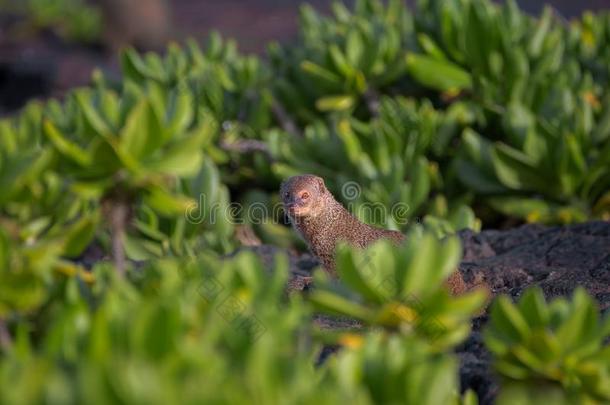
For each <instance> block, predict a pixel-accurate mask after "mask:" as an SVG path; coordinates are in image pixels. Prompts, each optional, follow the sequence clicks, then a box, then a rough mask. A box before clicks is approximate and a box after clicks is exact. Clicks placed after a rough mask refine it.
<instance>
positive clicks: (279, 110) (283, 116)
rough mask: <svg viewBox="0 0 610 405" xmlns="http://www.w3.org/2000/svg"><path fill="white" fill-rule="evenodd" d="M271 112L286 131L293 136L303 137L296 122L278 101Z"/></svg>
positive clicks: (274, 103)
mask: <svg viewBox="0 0 610 405" xmlns="http://www.w3.org/2000/svg"><path fill="white" fill-rule="evenodd" d="M271 111H272V112H273V115H274V116H275V119H276V120H277V121H278V122H279V124H280V126H281V127H282V129H283V130H284V131H286V132H288V133H289V134H292V135H296V136H303V134H302V133H301V131H299V129H298V127H297V125H296V124H295V122H294V121H293V120H292V118H290V115H288V113H287V112H286V110H285V109H284V106H283V105H282V104H280V103H279V102H278V101H277V100H274V101H273V103H272V104H271Z"/></svg>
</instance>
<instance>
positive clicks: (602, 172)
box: [0, 0, 610, 404]
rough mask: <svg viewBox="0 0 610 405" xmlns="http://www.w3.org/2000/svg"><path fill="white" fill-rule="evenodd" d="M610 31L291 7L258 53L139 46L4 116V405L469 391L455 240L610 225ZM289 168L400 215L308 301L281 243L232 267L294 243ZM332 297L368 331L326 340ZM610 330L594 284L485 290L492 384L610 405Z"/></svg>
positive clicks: (410, 398) (361, 397) (489, 15)
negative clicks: (460, 347)
mask: <svg viewBox="0 0 610 405" xmlns="http://www.w3.org/2000/svg"><path fill="white" fill-rule="evenodd" d="M32 4H34V3H32ZM37 4H38V3H37ZM45 4H46V3H44V2H42V3H40V5H39V6H38V7H40V9H41V10H44V7H43V5H45ZM49 4H50V3H49ZM57 4H59V3H57ZM62 4H63V3H62ZM65 4H71V5H72V6H74V10H78V7H76V6H75V4H76V3H68V2H66V3H65ZM50 10H51V11H53V13H57V11H56V10H55V9H50ZM54 10H55V11H54ZM51 11H49V12H48V13H49V15H56V14H53V13H52V12H51ZM41 13H42V11H41ZM43 14H44V13H43ZM45 15H46V14H45ZM94 21H95V20H94ZM609 41H610V14H609V13H600V14H598V15H593V14H589V13H586V14H584V15H583V16H582V17H581V18H580V19H577V20H573V21H572V22H570V23H566V22H565V21H563V20H561V19H560V18H559V17H558V16H556V15H555V14H554V13H553V12H552V10H551V9H545V11H544V12H543V13H542V15H541V16H540V17H539V18H534V17H531V16H528V15H526V14H524V13H522V12H521V11H520V10H519V9H518V8H517V7H516V5H515V3H514V1H507V2H506V3H505V4H504V5H496V4H494V3H492V2H489V1H485V0H448V1H441V0H423V1H419V2H418V3H417V6H416V11H415V12H411V11H410V10H409V9H408V8H406V6H404V5H403V3H402V2H400V1H389V2H385V3H384V2H381V1H377V0H359V1H356V4H355V6H354V9H353V10H349V9H348V8H346V7H345V6H343V5H340V4H335V5H334V6H333V15H331V16H322V15H319V14H318V13H317V12H315V11H314V10H313V9H312V8H310V7H308V6H304V7H303V11H302V18H301V35H300V37H299V39H298V40H297V41H296V42H295V43H292V44H289V45H281V46H280V45H271V46H270V49H269V58H268V59H264V58H259V57H256V56H251V55H243V54H241V53H239V52H238V50H237V46H236V44H235V43H234V42H233V41H227V40H224V39H222V38H220V36H219V35H217V34H212V35H211V36H210V40H209V43H208V44H207V46H206V47H204V48H201V47H200V46H199V45H197V44H196V43H194V42H189V43H187V44H186V45H185V46H183V47H181V46H179V45H176V44H171V45H170V46H169V47H168V50H167V52H166V54H165V55H163V56H161V55H159V54H155V53H149V54H145V55H141V54H139V53H137V52H136V51H135V50H131V49H128V50H125V51H124V52H123V53H122V57H121V69H122V73H123V76H122V79H121V80H120V81H118V82H113V81H111V80H109V79H108V78H107V77H104V75H103V74H101V73H99V72H97V73H95V74H94V77H93V80H92V84H91V86H89V87H87V88H82V89H76V90H73V91H72V92H70V93H69V94H68V95H66V97H65V98H64V99H63V100H62V101H57V100H51V101H48V102H46V103H32V104H30V105H28V106H27V107H26V108H25V109H24V110H23V111H22V112H21V113H20V114H19V115H17V116H14V117H9V118H4V119H2V120H1V121H0V188H1V189H2V193H0V350H1V352H0V353H1V354H0V356H1V357H0V402H1V403H80V402H94V403H108V402H113V403H114V402H125V403H137V402H146V403H150V402H153V403H155V402H159V403H161V402H162V403H168V402H169V403H173V402H178V401H180V402H183V401H188V402H216V403H235V402H246V401H253V402H256V403H293V402H298V403H313V402H316V403H337V402H340V401H341V402H354V403H363V404H365V403H388V402H389V403H413V404H422V403H430V404H433V403H439V402H441V403H465V404H474V403H476V397H475V395H474V394H473V393H471V392H470V393H466V394H465V395H464V396H463V397H460V387H459V384H458V381H457V380H458V378H457V367H458V366H457V364H458V361H457V358H456V356H455V354H453V352H452V349H453V348H454V347H455V346H456V345H457V344H459V343H460V342H462V341H463V340H464V339H465V338H466V337H467V336H468V333H469V331H470V320H471V318H472V317H474V316H476V315H477V314H478V313H479V311H480V308H481V306H482V305H483V303H484V299H485V297H484V294H482V293H479V292H470V293H467V294H465V295H463V296H459V297H452V296H450V295H449V294H448V293H447V291H446V290H445V288H444V285H443V284H444V282H445V281H446V279H447V277H448V276H449V274H450V273H451V272H452V271H453V270H454V269H455V268H456V266H457V264H458V263H459V260H460V246H459V243H458V239H457V237H455V236H452V234H453V233H455V232H456V231H458V230H460V229H464V228H471V229H474V230H478V229H480V227H481V226H482V225H483V226H492V227H493V226H496V225H498V224H502V223H503V221H505V220H514V219H515V218H516V219H517V220H519V221H529V222H538V221H540V222H545V223H570V222H576V221H584V220H589V219H595V218H602V219H608V218H610V191H609V190H610V93H608V83H609V81H610V62H609V61H610V54H609V52H610V51H609V49H610V46H609V43H610V42H609ZM303 172H309V173H314V174H317V175H320V176H322V177H324V178H325V180H326V183H327V185H328V187H329V188H330V189H331V190H332V192H333V193H334V194H335V196H336V197H337V198H338V199H339V200H341V201H342V202H343V203H344V204H345V205H346V206H347V207H348V208H349V209H350V210H351V211H352V212H354V213H355V214H356V215H358V216H359V217H360V218H361V219H363V220H364V221H366V222H369V223H376V224H379V225H383V226H385V227H388V228H394V229H400V230H402V231H409V238H408V242H407V243H406V244H405V245H404V246H401V247H400V248H397V247H394V246H390V245H388V244H386V243H379V244H376V245H374V246H372V247H371V248H370V249H368V250H366V251H355V250H353V249H350V248H348V247H345V246H344V247H342V248H341V249H339V251H338V257H337V270H338V272H339V274H340V276H341V280H342V282H341V283H340V284H337V283H335V282H333V281H332V280H329V279H328V278H327V277H325V276H324V275H323V274H319V275H316V277H315V286H316V287H315V290H314V291H313V292H311V293H310V295H309V297H308V299H303V297H301V296H299V295H291V294H286V293H285V291H284V286H285V283H286V280H287V277H288V275H287V260H286V257H283V256H278V257H276V258H275V260H276V262H275V265H274V266H272V268H271V269H267V268H265V266H264V265H263V264H262V263H260V262H259V261H258V259H256V258H255V257H253V256H252V255H251V254H247V253H244V254H240V255H238V256H236V257H233V258H232V259H227V258H222V255H223V254H225V253H228V252H230V251H233V250H234V249H235V247H236V246H238V245H239V243H240V242H243V239H240V236H239V233H238V232H237V231H238V230H239V229H243V228H246V229H247V228H249V227H250V228H251V229H252V230H253V231H254V233H253V237H254V238H259V239H261V240H262V241H264V242H268V243H273V244H276V245H278V246H282V247H291V246H295V244H296V243H297V242H295V239H296V238H295V237H294V233H293V232H292V231H291V230H289V229H288V228H287V227H285V226H284V225H283V224H281V222H282V214H281V212H276V211H275V210H274V208H275V207H277V204H278V202H279V201H278V198H277V188H278V186H279V183H280V181H281V180H282V179H283V178H284V177H286V176H289V175H293V174H298V173H303ZM257 210H258V211H257ZM265 213H266V214H265ZM417 223H422V224H423V226H419V225H417ZM414 224H416V226H413V225H414ZM237 225H244V226H243V227H240V226H237ZM251 236H252V235H251ZM439 237H444V238H445V239H443V240H439V239H438V238H439ZM297 246H299V247H302V246H300V245H297ZM119 251H124V252H125V254H126V257H127V259H128V260H127V261H126V263H124V264H121V261H120V260H118V258H119V257H120V252H119ZM111 256H113V257H114V259H115V264H112V263H111V262H110V261H109V260H108V259H109V258H110V257H111ZM123 265H124V266H125V267H126V270H127V271H126V273H125V274H124V275H122V274H123V273H122V272H120V271H119V272H117V270H121V269H120V267H121V266H123ZM320 311H322V312H328V313H332V314H334V315H335V316H336V315H337V314H338V315H340V316H347V317H350V318H352V319H357V320H359V321H360V322H362V323H364V324H365V325H366V326H367V328H363V329H358V330H354V329H351V330H348V331H344V330H337V329H335V330H334V331H328V330H326V331H325V330H320V328H316V327H313V326H312V324H313V321H312V319H313V318H314V315H315V316H318V315H319V313H318V312H320ZM532 311H533V312H532ZM532 314H533V315H532ZM439 325H440V327H439ZM607 325H608V322H607V319H606V320H603V321H602V320H599V319H598V318H597V309H596V308H595V307H594V305H593V303H592V301H591V299H590V298H589V297H588V296H587V295H586V294H585V293H583V292H582V291H579V292H577V293H576V294H575V296H574V297H573V299H572V300H571V301H566V300H559V301H554V302H553V303H551V304H546V303H544V301H543V300H542V297H541V295H540V293H538V292H535V291H534V292H528V293H526V295H525V296H524V297H523V298H522V300H521V301H520V303H519V304H517V305H513V304H512V303H510V301H509V300H508V299H507V298H506V297H504V298H500V299H498V300H497V302H496V303H495V304H494V306H493V309H492V311H491V320H490V326H489V329H488V332H487V334H486V343H487V345H488V348H489V349H490V351H491V352H492V353H493V355H494V357H495V359H496V364H497V369H498V372H499V373H500V374H501V376H502V378H503V382H502V388H501V392H500V397H499V400H501V401H507V402H509V401H512V400H515V399H520V398H524V397H525V396H528V395H530V394H531V395H543V396H544V395H547V394H548V395H552V396H553V398H557V399H558V401H559V400H562V401H564V402H565V401H571V400H577V401H578V400H581V399H582V400H584V399H586V400H587V401H591V403H595V401H598V402H599V403H601V402H603V401H606V400H608V393H607V389H606V388H605V387H606V386H607V385H608V384H607V381H606V380H607V375H608V372H609V371H608V367H607V365H608V364H609V363H610V361H609V359H608V355H607V351H608V345H607V340H606V341H604V339H607V335H608V327H607ZM329 343H331V344H336V345H340V346H342V350H341V351H340V353H338V354H337V355H335V356H333V357H332V358H331V359H330V360H329V361H326V362H324V363H323V364H322V365H319V366H314V364H315V360H316V357H317V356H319V353H320V350H321V349H322V347H323V345H325V344H329ZM540 382H542V383H541V384H539V383H540ZM422 387H426V388H427V389H422Z"/></svg>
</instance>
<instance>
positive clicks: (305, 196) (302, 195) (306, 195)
mask: <svg viewBox="0 0 610 405" xmlns="http://www.w3.org/2000/svg"><path fill="white" fill-rule="evenodd" d="M301 198H302V199H303V200H306V199H308V198H309V193H308V192H307V191H305V192H304V193H303V194H301Z"/></svg>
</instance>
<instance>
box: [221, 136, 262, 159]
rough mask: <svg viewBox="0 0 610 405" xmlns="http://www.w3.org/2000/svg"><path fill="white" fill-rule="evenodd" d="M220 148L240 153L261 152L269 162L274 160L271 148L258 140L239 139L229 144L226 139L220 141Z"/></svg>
mask: <svg viewBox="0 0 610 405" xmlns="http://www.w3.org/2000/svg"><path fill="white" fill-rule="evenodd" d="M219 144H220V147H221V148H222V149H224V150H226V151H229V152H238V153H253V152H261V153H263V154H265V155H266V156H267V158H268V159H269V160H273V156H272V155H271V151H270V150H269V146H267V144H266V143H265V142H263V141H259V140H256V139H239V140H237V141H234V142H227V140H226V139H221V140H220V143H219Z"/></svg>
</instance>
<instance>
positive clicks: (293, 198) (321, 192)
mask: <svg viewBox="0 0 610 405" xmlns="http://www.w3.org/2000/svg"><path fill="white" fill-rule="evenodd" d="M304 193H305V194H304ZM304 195H308V197H307V198H305V199H303V198H300V197H301V196H304ZM280 196H281V198H282V201H283V202H284V209H285V211H286V213H287V214H288V217H289V218H290V221H291V222H292V225H293V226H294V228H295V229H296V230H297V232H298V233H299V234H300V235H301V236H302V237H303V239H304V240H305V242H306V243H307V245H308V246H309V249H310V250H311V252H312V253H313V254H314V255H315V256H317V257H318V259H320V261H321V262H322V265H323V266H324V269H325V270H326V271H327V272H328V273H330V274H332V275H333V276H336V272H335V257H334V256H335V249H336V246H337V243H339V242H340V241H344V242H347V243H349V244H350V245H352V246H356V247H359V248H366V247H367V246H369V245H370V244H372V243H373V242H375V241H377V240H379V239H382V238H386V239H389V240H391V241H393V242H394V243H395V244H396V245H399V244H401V243H402V242H403V241H404V239H405V236H404V235H403V234H402V233H400V232H397V231H390V230H387V229H382V228H378V227H375V226H371V225H368V224H364V223H362V222H360V220H358V218H356V217H355V216H354V215H352V214H351V213H349V212H348V211H347V210H346V209H345V208H344V207H343V206H342V205H341V204H340V203H339V202H337V200H335V198H334V197H333V195H332V194H331V193H330V191H328V189H327V188H326V186H325V184H324V180H323V179H322V178H320V177H318V176H314V175H311V174H305V175H301V176H294V177H291V178H289V179H288V180H286V181H285V182H284V183H282V186H281V188H280ZM447 285H448V287H449V288H450V290H451V291H452V292H453V293H454V294H457V293H461V292H463V291H464V290H465V289H466V286H465V284H464V280H463V279H462V277H461V274H460V273H459V272H455V273H453V274H452V275H451V276H450V278H449V279H448V280H447Z"/></svg>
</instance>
